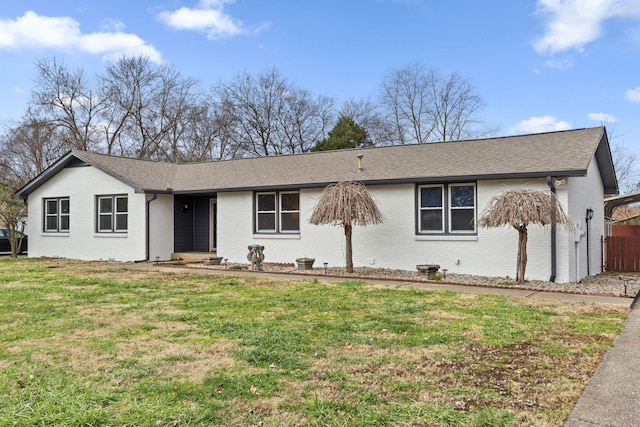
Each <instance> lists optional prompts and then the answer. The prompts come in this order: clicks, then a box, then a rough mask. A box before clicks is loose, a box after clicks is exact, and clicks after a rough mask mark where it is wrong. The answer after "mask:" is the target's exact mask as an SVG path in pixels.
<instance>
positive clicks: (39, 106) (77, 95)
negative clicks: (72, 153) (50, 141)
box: [30, 58, 103, 150]
mask: <svg viewBox="0 0 640 427" xmlns="http://www.w3.org/2000/svg"><path fill="white" fill-rule="evenodd" d="M35 67H36V71H37V77H36V78H35V80H34V84H35V89H34V90H33V93H32V100H31V106H30V109H31V115H34V116H35V115H37V116H38V119H39V120H40V121H45V120H46V121H49V122H50V123H51V124H53V125H54V126H55V127H56V128H57V129H58V130H60V131H61V132H62V134H63V135H64V137H65V140H66V141H67V143H68V145H69V148H75V149H78V150H92V149H94V148H95V147H96V144H97V141H96V127H95V126H96V121H97V115H98V114H99V112H100V110H101V109H102V108H103V105H102V100H101V99H100V98H98V97H97V94H96V93H95V92H94V91H93V90H92V89H91V87H90V86H89V83H88V82H87V80H86V77H85V75H84V71H83V70H82V69H79V70H74V71H71V70H68V69H67V68H66V66H65V65H64V63H62V62H60V61H58V60H56V59H55V58H54V59H38V60H37V61H36V63H35Z"/></svg>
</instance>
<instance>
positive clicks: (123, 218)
mask: <svg viewBox="0 0 640 427" xmlns="http://www.w3.org/2000/svg"><path fill="white" fill-rule="evenodd" d="M127 219H128V215H127V214H117V215H116V230H119V231H122V230H126V229H127Z"/></svg>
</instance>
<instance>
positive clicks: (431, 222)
mask: <svg viewBox="0 0 640 427" xmlns="http://www.w3.org/2000/svg"><path fill="white" fill-rule="evenodd" d="M420 231H442V211H441V210H437V209H434V210H428V211H421V212H420Z"/></svg>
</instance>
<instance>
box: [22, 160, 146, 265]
mask: <svg viewBox="0 0 640 427" xmlns="http://www.w3.org/2000/svg"><path fill="white" fill-rule="evenodd" d="M111 194H127V195H128V205H129V206H128V209H129V218H128V221H129V223H128V232H127V233H124V234H120V233H118V234H116V233H113V234H111V233H96V232H95V221H96V210H95V209H96V208H95V204H96V200H95V196H96V195H111ZM51 197H69V204H70V226H69V228H70V230H69V233H44V232H43V202H42V199H43V198H51ZM28 221H29V230H30V233H29V256H30V257H40V256H59V257H65V258H75V259H84V260H99V259H103V260H108V259H114V260H117V261H135V260H143V259H145V255H146V253H145V252H146V249H145V195H144V194H136V193H134V192H133V189H132V188H131V187H129V186H127V185H125V184H123V183H122V182H120V181H118V180H116V179H114V178H112V177H110V176H109V175H107V174H105V173H103V172H100V171H98V170H97V169H95V168H93V167H75V168H66V169H63V170H62V171H60V172H59V173H58V174H56V175H55V176H53V177H52V178H51V179H50V180H49V181H47V182H46V183H45V184H44V185H42V186H40V187H39V188H37V189H36V190H35V191H34V192H33V193H31V194H30V195H29V219H28Z"/></svg>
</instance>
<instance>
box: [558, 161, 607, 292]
mask: <svg viewBox="0 0 640 427" xmlns="http://www.w3.org/2000/svg"><path fill="white" fill-rule="evenodd" d="M567 190H568V191H567V198H568V206H569V209H568V212H567V214H568V215H569V217H570V218H571V224H572V226H573V227H576V226H578V225H579V227H580V229H581V230H582V232H583V233H584V236H583V237H582V238H581V239H580V242H579V243H577V244H576V243H575V242H574V239H573V233H570V236H569V242H568V243H567V246H568V247H569V256H568V271H569V278H568V279H567V280H566V281H572V282H573V281H579V280H581V279H582V278H584V277H585V276H586V275H587V235H586V231H587V224H586V211H587V209H588V208H591V209H593V219H592V220H591V221H590V223H589V242H588V245H589V258H590V259H589V273H590V274H597V273H600V271H601V267H602V248H601V245H600V239H601V237H602V236H603V235H604V227H605V222H604V196H603V192H604V187H603V185H602V181H601V180H600V171H599V169H598V165H597V163H596V161H595V159H592V161H591V163H590V165H589V168H588V169H587V176H586V177H574V178H569V179H568V180H567Z"/></svg>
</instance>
